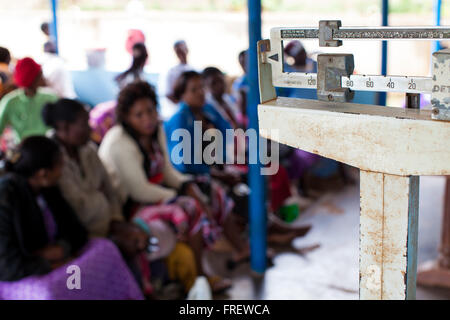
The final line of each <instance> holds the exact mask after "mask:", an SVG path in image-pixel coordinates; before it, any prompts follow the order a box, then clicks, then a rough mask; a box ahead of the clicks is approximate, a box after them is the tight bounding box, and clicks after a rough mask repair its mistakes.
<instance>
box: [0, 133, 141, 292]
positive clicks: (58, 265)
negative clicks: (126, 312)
mask: <svg viewBox="0 0 450 320" xmlns="http://www.w3.org/2000/svg"><path fill="white" fill-rule="evenodd" d="M63 165H64V163H63V156H62V154H61V151H60V149H59V147H58V145H57V144H56V143H55V142H54V141H52V140H50V139H48V138H46V137H43V136H32V137H29V138H26V139H25V140H24V141H23V142H22V143H21V145H20V146H19V147H18V150H17V151H14V152H11V153H10V155H9V156H8V160H7V162H6V164H5V167H6V171H7V173H6V174H5V175H4V176H2V178H0V299H142V294H141V292H140V290H139V287H138V285H137V283H136V281H135V280H134V278H133V276H132V274H131V272H130V271H129V269H128V267H127V265H126V264H125V262H124V261H123V260H122V257H121V255H120V252H119V250H117V248H116V246H115V245H114V244H113V243H112V242H110V241H108V240H106V239H96V240H91V241H89V242H88V238H87V231H86V230H85V228H84V227H83V226H82V224H81V223H80V222H79V220H78V218H77V216H76V214H75V213H74V212H73V210H72V208H71V207H70V205H69V204H68V203H67V202H66V201H65V200H64V198H63V197H62V195H61V193H60V191H59V189H58V188H57V187H55V186H56V184H57V182H58V179H59V177H60V175H61V171H62V167H63ZM69 266H75V267H73V268H74V270H75V273H74V274H73V276H74V279H73V283H69V282H70V281H69V277H70V273H69V274H68V273H67V272H68V270H71V269H68V267H69ZM76 270H78V275H77V274H76ZM72 272H73V271H72ZM99 275H102V277H99ZM76 277H78V278H79V279H78V280H76ZM80 281H81V290H77V289H76V288H77V282H78V283H79V282H80ZM69 284H70V285H69ZM72 285H73V287H74V288H73V287H72Z"/></svg>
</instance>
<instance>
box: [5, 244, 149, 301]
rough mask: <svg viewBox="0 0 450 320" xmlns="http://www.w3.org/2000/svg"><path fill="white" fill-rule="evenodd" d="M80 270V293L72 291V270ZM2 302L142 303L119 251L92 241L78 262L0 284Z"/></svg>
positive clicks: (113, 247) (75, 260)
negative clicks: (88, 301) (45, 272)
mask: <svg viewBox="0 0 450 320" xmlns="http://www.w3.org/2000/svg"><path fill="white" fill-rule="evenodd" d="M72 265H75V266H78V267H79V268H80V269H79V270H80V285H81V288H80V289H69V288H68V282H69V283H72V282H71V281H68V279H69V277H71V276H72V275H74V273H73V271H72V272H69V273H67V268H68V267H69V266H72ZM0 299H1V300H142V299H143V295H142V292H141V290H140V288H139V286H138V284H137V283H136V281H135V279H134V277H133V275H132V274H131V272H130V270H129V269H128V266H127V265H126V263H125V261H124V260H123V259H122V256H121V254H120V252H119V250H118V249H117V247H116V246H115V245H114V244H113V243H112V242H111V241H109V240H107V239H102V238H97V239H93V240H90V241H89V243H88V244H87V245H86V246H85V247H84V249H83V251H82V253H81V255H80V256H79V257H78V258H75V259H74V260H72V261H70V262H69V263H67V264H65V265H64V266H62V267H59V268H58V269H55V270H53V271H52V272H50V273H49V274H46V275H43V276H30V277H27V278H24V279H22V280H19V281H14V282H7V281H3V282H0Z"/></svg>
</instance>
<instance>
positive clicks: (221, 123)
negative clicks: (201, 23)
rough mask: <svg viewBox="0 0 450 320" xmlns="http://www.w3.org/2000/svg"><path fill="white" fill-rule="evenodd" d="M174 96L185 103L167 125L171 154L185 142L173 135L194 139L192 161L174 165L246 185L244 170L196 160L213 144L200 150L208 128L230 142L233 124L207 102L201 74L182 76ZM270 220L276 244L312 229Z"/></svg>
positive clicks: (190, 143)
mask: <svg viewBox="0 0 450 320" xmlns="http://www.w3.org/2000/svg"><path fill="white" fill-rule="evenodd" d="M174 94H175V96H176V98H177V99H179V100H180V101H181V103H180V109H179V111H178V112H177V113H176V114H175V115H174V116H173V117H172V118H171V119H170V120H169V121H168V122H166V123H165V129H166V134H167V136H168V137H169V140H168V146H169V152H170V153H171V154H172V153H174V152H175V153H176V150H177V148H178V147H179V144H180V143H181V142H179V141H177V140H176V139H172V136H173V135H176V134H177V132H176V130H178V129H184V130H187V132H189V137H190V139H191V140H190V141H189V143H188V144H187V145H189V146H190V150H189V151H190V159H188V160H189V161H184V160H183V161H180V162H178V163H176V164H174V165H175V167H176V168H177V169H178V170H179V171H181V172H183V173H187V174H193V175H197V176H205V175H206V176H210V177H212V178H213V180H211V181H214V179H217V180H219V181H220V182H222V183H223V184H224V185H226V186H228V187H234V186H236V185H237V184H238V183H240V182H242V181H243V180H244V179H245V175H244V174H242V171H240V170H230V169H235V168H236V167H235V166H233V165H231V166H230V165H220V164H219V165H218V164H215V163H214V164H212V165H210V164H208V163H206V161H205V159H203V158H202V159H201V161H200V162H196V161H195V158H196V154H195V153H196V152H201V155H200V157H201V156H202V155H203V154H204V150H205V148H206V147H207V146H208V145H209V143H210V142H209V141H208V142H207V146H204V145H203V148H202V147H198V146H199V145H200V146H202V143H203V139H202V137H204V136H205V135H207V132H208V129H216V130H218V132H219V133H220V134H221V135H222V138H223V141H226V139H225V137H226V136H227V135H226V131H227V130H229V129H231V125H230V123H229V122H227V121H226V120H225V119H224V118H223V117H222V116H221V114H220V113H219V112H218V111H217V110H216V109H215V108H214V107H212V106H211V105H210V104H208V103H206V99H205V90H204V84H203V81H202V77H201V75H200V74H198V73H197V72H195V71H188V72H184V73H183V74H181V76H180V77H179V78H178V81H177V83H176V85H175V89H174ZM197 121H198V122H200V123H201V130H202V132H199V133H196V132H195V131H196V130H198V129H197V128H196V122H197ZM216 132H217V131H216ZM219 133H218V134H219ZM183 139H184V137H183ZM194 139H198V140H194ZM183 142H184V141H183ZM183 152H185V150H183ZM227 152H228V153H229V152H235V150H233V149H230V148H229V146H227V145H226V143H224V144H223V152H222V155H223V157H224V159H219V160H222V162H224V161H225V159H226V157H227ZM184 156H185V155H184V154H183V157H184ZM213 184H214V183H211V185H213ZM244 207H245V206H244ZM237 214H239V215H241V216H245V215H246V213H243V212H237ZM271 218H272V217H271ZM269 221H270V223H269V232H270V234H269V240H270V241H272V240H273V242H274V243H276V244H280V243H286V244H287V243H290V242H291V241H292V240H293V239H294V238H295V237H299V236H304V235H305V234H306V233H307V232H308V231H309V229H310V228H311V227H310V226H309V225H308V226H301V227H295V228H294V227H290V226H288V225H286V224H283V223H281V221H279V219H270V220H269ZM245 259H248V256H245V255H241V256H240V257H239V258H237V257H235V259H233V260H235V261H234V262H239V261H243V260H245ZM231 264H232V263H231Z"/></svg>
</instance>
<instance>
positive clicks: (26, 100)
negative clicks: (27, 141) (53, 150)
mask: <svg viewBox="0 0 450 320" xmlns="http://www.w3.org/2000/svg"><path fill="white" fill-rule="evenodd" d="M13 78H14V82H15V84H16V85H17V86H18V87H19V88H18V89H16V90H14V91H12V92H10V93H8V94H7V95H5V96H4V97H3V98H2V100H1V101H0V133H3V130H4V129H5V127H6V126H7V125H10V126H11V127H12V128H13V129H14V131H15V132H16V133H17V136H18V137H19V139H20V140H22V139H24V138H26V137H28V136H31V135H43V134H45V132H46V131H47V130H48V127H47V126H46V125H45V124H44V122H43V120H42V116H41V112H42V109H43V107H44V105H45V104H46V103H47V102H53V101H56V100H57V99H58V97H57V96H56V95H54V94H53V93H50V92H48V91H45V89H41V88H40V87H42V86H44V85H45V80H44V77H43V76H42V68H41V66H40V65H39V64H37V63H36V62H35V61H34V60H33V59H31V58H24V59H21V60H19V61H17V64H16V68H15V70H14V74H13Z"/></svg>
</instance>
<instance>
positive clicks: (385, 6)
mask: <svg viewBox="0 0 450 320" xmlns="http://www.w3.org/2000/svg"><path fill="white" fill-rule="evenodd" d="M381 1H382V3H381V15H382V21H381V22H382V25H383V26H387V25H388V24H389V23H388V15H389V0H381ZM386 73H387V41H382V42H381V74H382V75H386ZM378 104H379V105H382V106H385V105H386V92H379V93H378Z"/></svg>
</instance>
